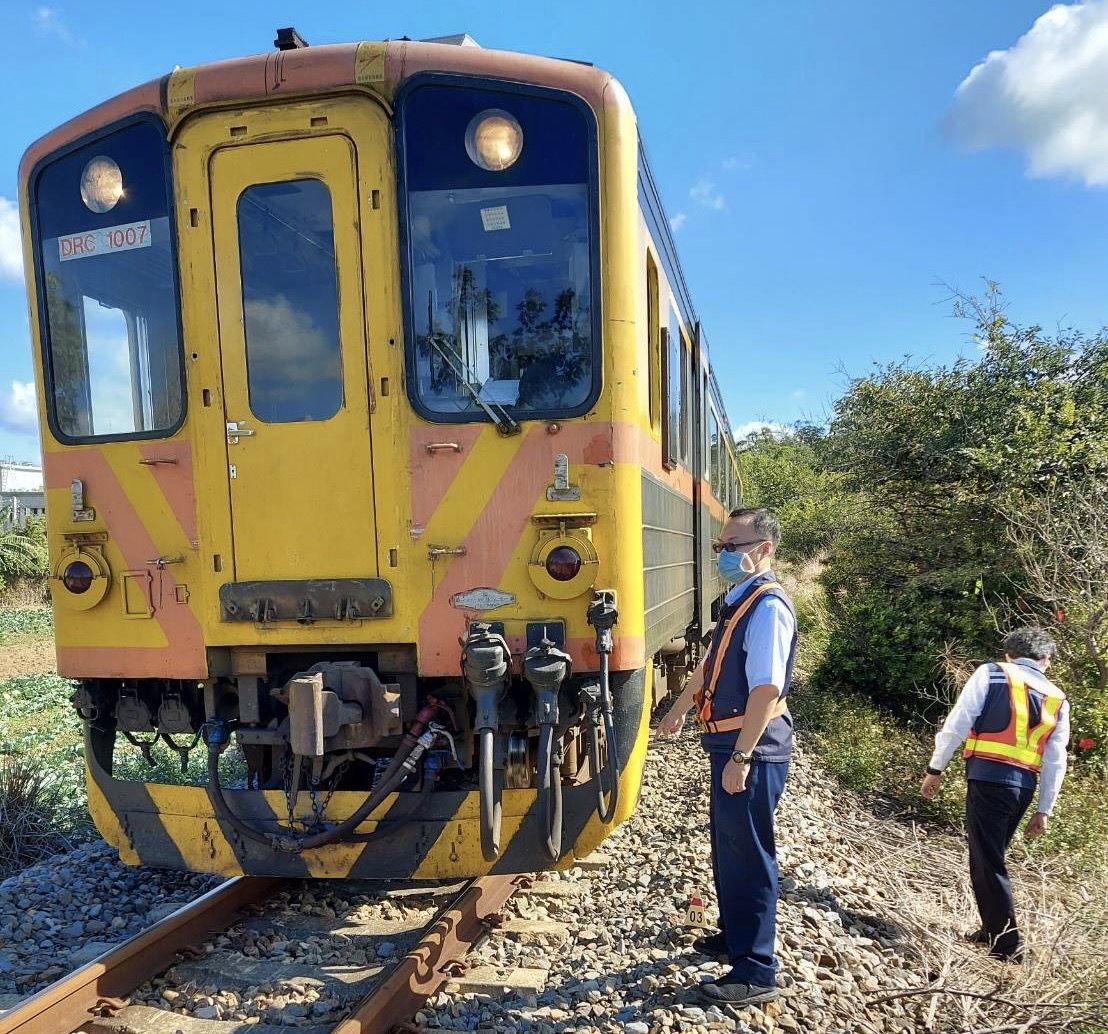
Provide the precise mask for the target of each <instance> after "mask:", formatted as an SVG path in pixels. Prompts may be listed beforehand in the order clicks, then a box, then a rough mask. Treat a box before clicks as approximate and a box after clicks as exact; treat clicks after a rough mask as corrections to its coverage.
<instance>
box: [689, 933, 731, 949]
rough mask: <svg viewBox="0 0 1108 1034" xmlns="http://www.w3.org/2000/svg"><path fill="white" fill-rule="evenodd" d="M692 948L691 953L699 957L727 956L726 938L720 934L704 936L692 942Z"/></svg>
mask: <svg viewBox="0 0 1108 1034" xmlns="http://www.w3.org/2000/svg"><path fill="white" fill-rule="evenodd" d="M692 946H693V951H695V952H698V953H699V954H701V955H726V954H727V938H725V937H724V936H723V933H722V932H720V933H710V934H705V935H704V936H703V937H698V938H697V939H696V940H695V941H693V942H692Z"/></svg>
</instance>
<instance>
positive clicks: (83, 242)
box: [58, 219, 152, 262]
mask: <svg viewBox="0 0 1108 1034" xmlns="http://www.w3.org/2000/svg"><path fill="white" fill-rule="evenodd" d="M151 243H152V242H151V240H150V220H149V219H145V220H143V221H142V222H141V223H124V224H123V225H122V226H106V227H104V228H103V229H102V230H86V231H85V232H84V233H70V234H66V236H64V237H59V238H58V258H59V259H60V260H61V261H62V262H68V261H70V259H81V258H90V257H91V256H93V255H110V254H111V253H112V252H113V251H133V250H134V249H135V248H149V247H150V245H151Z"/></svg>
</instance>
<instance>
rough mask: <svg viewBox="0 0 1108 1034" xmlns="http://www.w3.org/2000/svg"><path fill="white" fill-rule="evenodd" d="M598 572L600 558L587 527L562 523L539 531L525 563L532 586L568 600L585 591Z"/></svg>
mask: <svg viewBox="0 0 1108 1034" xmlns="http://www.w3.org/2000/svg"><path fill="white" fill-rule="evenodd" d="M547 519H549V518H547ZM557 519H558V518H557V517H553V520H555V521H556V520H557ZM599 572H600V557H599V556H598V555H597V552H596V546H594V545H593V542H592V538H591V536H590V534H589V530H588V529H587V528H566V527H565V526H564V525H561V526H559V527H554V528H543V529H542V530H541V531H540V532H539V541H538V542H537V543H535V548H534V550H533V551H532V553H531V562H530V563H529V564H528V565H527V574H528V575H529V576H530V578H531V582H532V584H533V585H534V586H535V588H536V589H538V590H539V592H541V593H542V594H543V596H547V597H549V598H550V599H554V600H572V599H574V598H575V597H577V596H581V595H582V594H584V593H586V592H588V591H589V589H591V588H592V587H593V583H594V582H595V581H596V577H597V575H598V574H599Z"/></svg>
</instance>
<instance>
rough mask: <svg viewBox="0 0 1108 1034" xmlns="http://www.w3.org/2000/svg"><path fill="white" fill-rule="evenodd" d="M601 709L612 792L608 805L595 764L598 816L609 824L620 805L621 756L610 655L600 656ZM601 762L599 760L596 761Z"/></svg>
mask: <svg viewBox="0 0 1108 1034" xmlns="http://www.w3.org/2000/svg"><path fill="white" fill-rule="evenodd" d="M600 709H601V713H602V714H603V715H604V739H605V740H606V741H607V745H608V763H607V765H605V770H606V771H607V773H608V781H609V782H610V783H611V790H610V791H609V793H608V800H607V803H605V801H604V790H603V788H602V786H601V785H600V772H599V770H598V769H597V768H596V766H595V764H594V767H593V771H595V772H596V782H597V786H596V814H597V816H598V817H599V819H600V821H601V822H603V823H609V822H611V821H612V819H613V818H614V817H615V813H616V807H617V806H618V804H619V754H618V752H617V750H616V724H615V716H614V714H613V712H612V687H611V683H610V681H609V678H608V655H607V654H606V653H602V654H601V655H600ZM596 760H597V762H599V758H598V759H596Z"/></svg>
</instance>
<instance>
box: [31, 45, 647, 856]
mask: <svg viewBox="0 0 1108 1034" xmlns="http://www.w3.org/2000/svg"><path fill="white" fill-rule="evenodd" d="M635 141H636V136H635V127H634V121H633V117H632V115H631V112H630V109H629V107H628V105H627V102H626V98H625V96H624V94H623V92H622V90H621V89H620V88H619V87H618V84H616V83H615V82H614V81H613V80H611V78H610V77H608V76H607V75H605V74H604V73H601V72H599V71H597V70H595V69H592V68H587V67H585V66H581V65H577V64H572V63H568V62H554V61H546V60H541V59H533V58H525V57H522V56H520V55H506V54H496V53H494V52H489V51H482V50H479V49H477V48H472V47H468V46H447V45H443V44H434V43H426V44H418V43H408V42H399V43H388V44H381V43H363V44H358V45H350V46H335V47H317V48H307V49H292V50H286V51H279V52H276V53H273V54H269V55H262V56H259V57H256V58H247V59H242V60H239V61H231V62H225V63H222V64H218V65H212V66H204V67H200V68H196V69H179V70H178V71H176V72H174V73H173V74H172V75H170V76H168V77H166V78H165V79H164V80H161V81H159V82H155V83H151V84H148V85H147V86H145V87H140V88H138V89H136V90H134V91H131V92H130V93H128V94H125V95H123V96H121V97H119V98H116V99H115V100H113V101H110V102H108V103H107V104H105V105H102V106H101V107H100V108H97V109H94V110H93V111H91V112H89V113H88V114H86V115H84V116H81V117H80V118H78V119H76V120H74V121H73V122H71V123H68V124H67V125H66V126H63V127H62V128H61V129H59V130H57V131H55V132H54V133H52V134H50V135H49V136H47V137H46V138H44V139H43V140H42V141H40V142H39V143H37V144H36V145H34V146H33V147H32V148H31V149H30V151H29V152H28V154H27V156H26V157H25V159H24V165H23V169H22V175H21V191H22V207H23V219H24V239H25V245H26V261H27V269H28V280H29V291H30V300H31V322H32V329H33V336H34V340H35V348H36V368H37V369H36V376H37V382H38V401H39V408H40V414H41V430H42V440H43V451H44V464H45V477H46V482H47V492H48V519H49V538H50V555H51V565H52V576H51V593H52V597H53V605H54V611H55V619H56V630H57V648H58V666H59V672H60V674H62V675H65V676H67V677H69V678H71V679H73V680H75V687H76V689H75V694H74V698H73V699H74V705H75V707H76V710H77V713H78V714H79V715H80V718H81V720H82V722H83V723H84V730H85V745H86V763H87V786H88V795H89V806H90V810H91V812H92V815H93V817H94V819H95V821H96V824H97V826H98V828H99V829H100V831H101V833H102V834H103V835H104V836H105V838H106V839H107V840H108V841H109V842H111V843H112V844H113V845H114V846H115V847H117V848H118V850H119V852H120V855H121V857H122V858H123V860H124V861H126V862H129V863H132V864H149V865H156V866H167V867H174V868H183V869H192V870H197V871H207V872H214V873H221V874H227V875H230V874H238V873H247V874H270V875H293V876H298V875H310V876H317V877H346V876H359V877H370V878H406V877H447V876H461V875H476V874H479V873H483V872H487V871H501V872H513V871H515V872H524V871H532V870H536V869H541V868H546V867H554V866H559V865H561V866H564V865H568V864H571V863H572V860H573V858H574V857H577V856H580V855H582V854H585V853H587V852H588V851H590V850H591V849H592V848H593V847H594V846H595V845H596V844H597V843H599V842H600V841H601V840H602V839H603V838H604V836H605V835H606V834H607V832H608V831H609V830H610V829H611V828H612V826H613V825H614V824H615V823H617V822H619V821H621V820H622V819H623V818H625V817H626V816H627V815H628V814H629V813H630V811H631V809H632V808H633V807H634V802H635V799H636V796H637V792H638V783H639V776H640V771H641V764H642V759H643V755H644V752H645V738H646V722H647V714H646V711H647V708H646V707H645V703H644V702H645V701H646V700H647V699H649V693H650V675H651V671H650V669H649V665H648V662H647V659H646V657H645V655H644V654H645V648H644V635H645V631H644V615H643V573H642V572H643V567H642V564H643V560H642V547H641V541H642V517H641V499H640V496H641V488H640V480H641V479H640V472H641V464H640V456H639V449H640V439H643V438H644V437H645V439H649V433H648V432H649V417H648V416H643V417H640V414H641V412H642V405H641V404H640V403H641V398H640V396H641V394H642V390H643V389H642V382H641V378H638V377H637V373H636V369H637V366H638V363H639V360H638V358H637V356H638V354H639V350H640V347H641V346H640V344H639V341H638V337H637V333H636V326H637V322H638V319H639V315H638V313H639V308H640V305H641V304H642V298H641V297H640V293H639V292H638V290H637V287H636V286H635V285H637V283H638V278H637V273H638V270H637V268H635V266H636V264H635V261H634V255H635V232H636V218H637V207H636V204H637V203H636V200H635V198H636V191H635V168H636V159H635ZM640 421H641V425H640ZM644 427H645V429H646V430H645V431H644ZM646 444H647V445H649V444H650V442H649V441H648V440H647V442H646ZM643 447H644V448H645V446H643Z"/></svg>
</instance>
